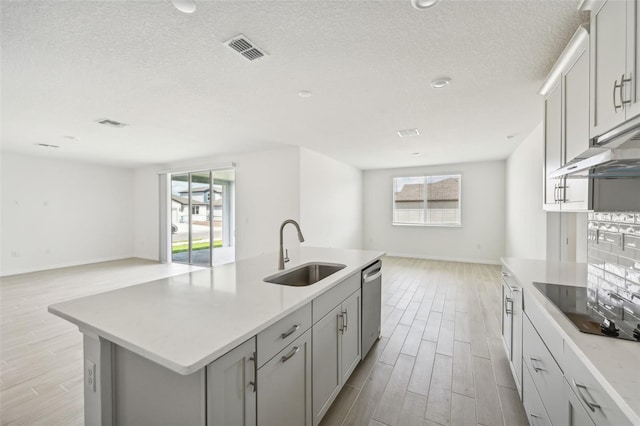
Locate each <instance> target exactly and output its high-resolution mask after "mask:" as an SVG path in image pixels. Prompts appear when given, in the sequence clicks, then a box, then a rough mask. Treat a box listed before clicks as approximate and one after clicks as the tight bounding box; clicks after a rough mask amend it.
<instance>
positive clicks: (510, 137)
mask: <svg viewBox="0 0 640 426" xmlns="http://www.w3.org/2000/svg"><path fill="white" fill-rule="evenodd" d="M515 137H516V135H507V140H511V139H513V138H515Z"/></svg>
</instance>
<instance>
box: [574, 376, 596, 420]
mask: <svg viewBox="0 0 640 426" xmlns="http://www.w3.org/2000/svg"><path fill="white" fill-rule="evenodd" d="M571 381H572V382H573V386H575V387H576V391H578V396H579V397H580V399H581V400H583V401H584V403H585V404H587V407H589V409H590V410H591V411H592V412H595V411H596V408H602V407H600V405H598V404H596V403H595V402H590V401H587V398H585V397H584V394H583V393H582V389H584V390H585V391H588V389H587V387H586V386H585V385H581V384H580V383H576V381H575V379H571Z"/></svg>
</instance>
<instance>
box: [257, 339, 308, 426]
mask: <svg viewBox="0 0 640 426" xmlns="http://www.w3.org/2000/svg"><path fill="white" fill-rule="evenodd" d="M258 425H259V426H284V425H296V426H302V425H307V426H311V330H307V332H305V333H304V334H303V335H302V336H300V337H298V338H297V339H296V340H295V341H293V342H292V343H291V344H290V345H289V346H287V347H286V348H284V349H283V350H282V351H281V352H279V353H278V354H277V355H276V356H275V357H273V358H272V359H271V360H270V361H268V362H267V363H266V364H264V365H263V366H262V367H260V369H258Z"/></svg>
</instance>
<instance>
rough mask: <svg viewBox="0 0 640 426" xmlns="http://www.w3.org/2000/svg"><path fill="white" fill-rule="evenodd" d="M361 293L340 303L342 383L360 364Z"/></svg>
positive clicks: (357, 292)
mask: <svg viewBox="0 0 640 426" xmlns="http://www.w3.org/2000/svg"><path fill="white" fill-rule="evenodd" d="M360 298H361V292H360V290H358V291H356V292H355V293H353V294H352V295H351V296H349V298H347V299H346V300H345V301H344V302H342V316H343V318H344V320H343V326H342V345H341V346H342V348H341V352H342V353H341V363H340V364H341V366H340V371H341V373H342V383H343V384H344V383H346V382H347V379H349V376H350V375H351V373H352V372H353V370H354V369H355V368H356V366H357V365H358V363H359V362H360V355H361V353H362V352H361V346H360V344H361V339H360V336H361V332H362V327H361V324H360V318H361V315H360V309H361V303H360Z"/></svg>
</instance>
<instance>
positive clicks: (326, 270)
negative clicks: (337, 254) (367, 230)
mask: <svg viewBox="0 0 640 426" xmlns="http://www.w3.org/2000/svg"><path fill="white" fill-rule="evenodd" d="M345 267H346V265H342V264H340V263H305V264H304V265H300V266H296V267H295V268H293V269H289V270H288V271H282V272H278V273H277V274H273V275H269V276H268V277H267V278H265V279H264V281H265V282H268V283H273V284H280V285H290V286H295V287H304V286H307V285H311V284H315V283H317V282H318V281H320V280H322V279H324V278H327V277H328V276H330V275H333V274H335V273H336V272H338V271H339V270H341V269H344V268H345Z"/></svg>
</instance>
